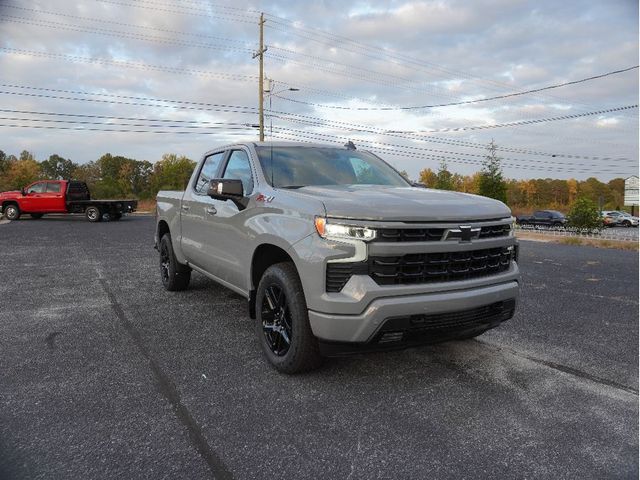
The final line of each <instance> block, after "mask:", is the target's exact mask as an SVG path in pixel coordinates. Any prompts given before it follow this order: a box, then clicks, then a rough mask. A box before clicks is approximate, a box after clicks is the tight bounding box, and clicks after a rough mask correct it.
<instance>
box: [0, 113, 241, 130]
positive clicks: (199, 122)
mask: <svg viewBox="0 0 640 480" xmlns="http://www.w3.org/2000/svg"><path fill="white" fill-rule="evenodd" d="M0 112H3V113H19V114H22V115H41V116H53V117H73V118H96V119H104V120H127V121H138V122H151V123H167V124H169V123H172V124H173V123H179V124H191V125H204V126H206V125H211V126H212V127H215V126H224V125H231V126H243V127H252V128H253V125H252V124H250V123H247V122H242V123H238V122H228V121H225V122H210V121H206V120H175V119H168V118H144V117H118V116H115V115H92V114H85V113H62V112H38V111H34V110H12V109H5V108H2V109H0ZM6 119H9V120H29V121H36V120H35V119H27V118H5V120H6ZM37 121H53V120H40V119H38V120H37ZM60 122H67V123H78V121H76V120H61V121H60Z"/></svg>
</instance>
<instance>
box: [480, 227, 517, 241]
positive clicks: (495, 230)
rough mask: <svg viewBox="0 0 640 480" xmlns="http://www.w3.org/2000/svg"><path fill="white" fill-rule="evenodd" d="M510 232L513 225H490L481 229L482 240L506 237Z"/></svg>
mask: <svg viewBox="0 0 640 480" xmlns="http://www.w3.org/2000/svg"><path fill="white" fill-rule="evenodd" d="M510 231H511V225H509V224H503V225H489V226H486V227H481V228H480V238H496V237H506V236H508V235H509V232H510Z"/></svg>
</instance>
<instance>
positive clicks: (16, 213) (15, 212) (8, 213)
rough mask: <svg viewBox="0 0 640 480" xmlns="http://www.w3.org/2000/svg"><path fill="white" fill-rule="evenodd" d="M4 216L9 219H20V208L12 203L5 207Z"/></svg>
mask: <svg viewBox="0 0 640 480" xmlns="http://www.w3.org/2000/svg"><path fill="white" fill-rule="evenodd" d="M4 216H5V217H7V220H18V219H19V218H20V209H19V208H18V206H17V205H15V204H11V205H7V206H6V207H4Z"/></svg>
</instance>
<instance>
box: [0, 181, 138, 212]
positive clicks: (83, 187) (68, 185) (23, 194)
mask: <svg viewBox="0 0 640 480" xmlns="http://www.w3.org/2000/svg"><path fill="white" fill-rule="evenodd" d="M137 207H138V201H137V200H92V199H91V194H90V193H89V188H88V187H87V184H86V183H85V182H81V181H78V180H40V181H38V182H34V183H32V184H30V185H27V186H26V187H24V188H23V189H21V190H16V191H11V192H2V193H0V213H3V214H4V216H5V218H6V219H7V220H18V219H19V218H20V216H21V215H22V214H24V213H28V214H29V215H31V217H32V218H35V219H38V218H42V216H43V215H46V214H48V213H84V214H85V216H86V217H87V220H89V221H90V222H100V221H101V220H120V218H122V215H123V214H125V213H131V212H134V211H135V210H136V208H137Z"/></svg>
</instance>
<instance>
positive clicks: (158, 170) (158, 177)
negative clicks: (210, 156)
mask: <svg viewBox="0 0 640 480" xmlns="http://www.w3.org/2000/svg"><path fill="white" fill-rule="evenodd" d="M195 166H196V162H194V161H193V160H190V159H188V158H187V157H185V156H180V157H179V156H178V155H176V154H175V153H165V154H164V155H163V156H162V160H160V161H158V162H156V164H155V165H154V166H153V174H152V175H151V190H152V192H158V190H184V189H185V188H186V187H187V184H188V183H189V179H190V178H191V174H192V173H193V169H194V168H195Z"/></svg>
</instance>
